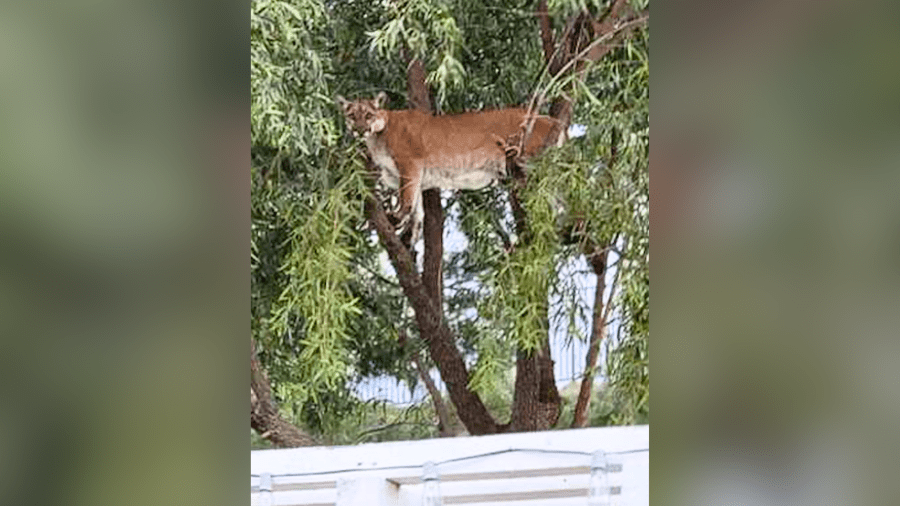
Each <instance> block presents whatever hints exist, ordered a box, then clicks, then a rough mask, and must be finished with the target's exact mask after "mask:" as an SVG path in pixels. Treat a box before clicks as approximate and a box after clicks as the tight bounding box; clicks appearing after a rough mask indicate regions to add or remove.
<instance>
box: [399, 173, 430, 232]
mask: <svg viewBox="0 0 900 506" xmlns="http://www.w3.org/2000/svg"><path fill="white" fill-rule="evenodd" d="M394 163H396V165H397V169H398V172H400V202H399V204H400V205H399V208H400V209H399V216H400V217H401V220H400V224H399V225H398V226H397V228H398V229H399V230H401V235H405V234H406V233H407V232H409V233H411V240H410V244H409V245H410V246H411V245H413V244H415V243H416V242H417V241H418V239H419V236H420V235H421V231H422V222H423V219H424V217H425V210H424V208H423V207H422V172H423V170H424V166H425V163H424V160H395V161H394Z"/></svg>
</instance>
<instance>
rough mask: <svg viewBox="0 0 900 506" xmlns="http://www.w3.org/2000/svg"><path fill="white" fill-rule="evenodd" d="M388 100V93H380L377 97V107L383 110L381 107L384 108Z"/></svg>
mask: <svg viewBox="0 0 900 506" xmlns="http://www.w3.org/2000/svg"><path fill="white" fill-rule="evenodd" d="M387 98H388V96H387V93H385V92H383V91H382V92H379V93H378V95H375V107H377V108H378V109H381V106H383V105H384V104H385V102H387Z"/></svg>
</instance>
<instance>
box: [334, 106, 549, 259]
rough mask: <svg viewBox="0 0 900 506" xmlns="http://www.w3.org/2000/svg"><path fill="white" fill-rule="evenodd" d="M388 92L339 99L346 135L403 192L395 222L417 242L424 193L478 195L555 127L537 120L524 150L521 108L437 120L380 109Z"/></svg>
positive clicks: (532, 151)
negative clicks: (358, 139)
mask: <svg viewBox="0 0 900 506" xmlns="http://www.w3.org/2000/svg"><path fill="white" fill-rule="evenodd" d="M386 98H387V95H385V94H384V93H383V92H382V93H379V94H378V96H377V97H375V99H374V100H365V99H364V100H357V101H356V102H349V101H347V100H346V99H344V98H343V97H338V103H339V104H340V105H341V107H342V108H343V110H344V115H345V116H346V118H347V125H348V127H349V128H350V129H351V130H352V131H353V132H354V135H357V136H359V135H361V136H362V137H363V138H364V139H365V141H366V146H367V147H368V150H369V155H370V156H371V158H372V161H373V162H374V164H375V165H376V166H377V167H378V168H379V169H381V179H382V181H383V182H384V183H385V184H386V185H387V186H389V187H391V188H398V189H399V190H400V199H399V206H398V209H397V210H396V212H395V215H396V216H398V217H400V218H401V221H400V227H399V228H401V229H402V230H403V232H404V233H405V232H406V231H411V233H412V236H411V237H412V239H411V241H410V245H413V244H415V243H416V242H417V240H418V237H419V234H420V232H421V231H420V227H421V225H422V218H423V217H424V215H425V212H424V210H423V208H422V190H426V189H429V188H445V189H462V190H477V189H480V188H484V187H485V186H488V185H489V184H491V183H493V182H494V181H495V180H497V179H499V178H501V177H504V176H505V175H506V159H507V156H510V157H519V155H522V156H521V158H527V157H530V156H533V155H535V154H537V153H538V152H539V151H540V150H541V148H542V147H543V146H545V145H546V144H551V143H553V144H555V142H548V143H545V141H547V140H548V139H547V137H548V135H549V134H550V130H551V127H552V126H553V125H554V122H555V121H556V120H554V119H552V118H549V117H546V116H536V117H535V120H534V126H533V127H532V134H531V136H530V137H529V139H528V143H527V145H526V146H525V147H524V153H520V152H519V151H520V150H521V148H520V145H521V136H522V134H523V133H524V129H525V128H526V120H527V111H526V110H525V109H521V108H508V109H497V110H489V111H481V112H467V113H462V114H452V115H440V116H433V115H431V114H428V113H426V112H422V111H419V110H413V109H408V110H398V111H390V110H387V109H382V108H381V107H382V105H383V103H384V101H385V99H386Z"/></svg>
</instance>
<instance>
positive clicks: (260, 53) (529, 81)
mask: <svg viewBox="0 0 900 506" xmlns="http://www.w3.org/2000/svg"><path fill="white" fill-rule="evenodd" d="M568 8H569V7H566V6H565V5H563V3H559V5H556V4H554V5H553V6H551V10H553V12H555V13H564V12H568V11H567V10H566V9H568ZM597 8H599V6H597V5H593V4H591V9H594V10H596V9H597ZM560 19H561V18H560ZM557 21H559V19H557ZM560 26H561V25H560ZM648 48H649V36H648V35H647V34H646V33H641V34H640V35H639V36H638V37H635V38H634V40H633V41H629V42H626V43H625V44H624V45H623V46H622V47H620V48H617V49H615V50H614V51H613V52H612V53H611V54H610V55H608V56H607V57H606V58H604V59H603V60H602V61H600V62H599V63H597V64H595V65H593V66H590V67H588V68H587V69H586V70H585V73H584V74H583V82H581V83H580V84H578V85H577V86H572V83H573V82H576V81H571V80H566V81H564V82H550V81H549V80H548V76H546V75H545V71H544V65H543V53H542V49H541V45H540V38H539V30H538V26H537V23H536V20H535V17H534V13H533V7H532V6H529V5H525V6H523V5H521V4H520V3H518V2H500V3H491V4H490V5H486V4H485V3H483V2H475V1H472V0H447V1H437V0H404V1H397V2H379V3H371V2H362V1H355V0H352V1H347V2H329V1H315V0H254V1H253V2H252V3H251V89H252V92H251V95H252V97H251V116H252V121H251V131H252V153H251V155H252V171H251V180H252V182H251V184H252V203H251V205H252V235H251V296H252V303H251V322H252V323H251V331H252V333H253V336H254V337H255V338H256V339H257V342H258V343H259V357H260V360H261V361H262V363H263V364H264V366H265V367H266V369H267V371H268V373H269V376H270V380H271V382H272V385H273V390H274V392H275V395H276V399H277V402H278V403H279V406H280V407H281V409H282V413H283V414H284V415H285V416H286V417H288V419H290V420H293V421H294V422H295V423H297V424H298V425H300V426H302V427H304V428H305V429H306V430H309V431H310V432H311V433H313V434H315V435H316V436H317V437H318V438H320V439H321V440H323V441H326V442H329V443H330V444H349V443H354V442H359V441H374V440H385V439H392V438H420V437H433V436H435V435H436V434H437V429H436V417H435V416H434V413H433V407H432V406H431V403H430V402H425V403H423V404H422V405H420V406H414V407H410V408H407V409H400V408H397V407H393V406H389V405H386V404H384V403H381V402H375V401H369V402H365V401H363V400H360V399H358V398H357V397H356V396H355V395H354V394H353V393H352V392H353V390H352V386H353V385H354V384H356V382H357V381H358V380H361V379H363V378H371V377H379V376H389V377H393V378H396V379H397V380H401V381H403V382H405V383H406V385H408V386H409V387H410V388H414V387H416V386H417V385H418V383H419V381H420V380H419V378H418V374H417V373H416V371H415V369H414V368H413V367H412V364H411V359H410V353H419V352H420V351H421V350H422V349H423V347H424V346H423V343H422V342H421V341H420V339H419V337H418V333H417V330H416V328H415V325H414V324H413V322H412V313H411V310H410V308H409V307H408V304H407V302H406V299H405V297H404V296H403V294H402V291H401V290H400V287H399V285H398V283H397V280H396V278H395V275H394V273H393V270H392V269H391V267H390V265H389V264H388V262H387V259H386V255H385V253H384V252H383V251H382V248H381V246H380V244H379V243H378V240H377V237H376V236H375V234H374V232H373V231H372V230H370V229H369V228H368V226H367V225H366V223H365V220H364V217H363V207H362V199H363V196H364V195H365V192H366V191H367V189H366V176H365V174H364V170H363V167H362V163H361V160H360V157H359V156H358V155H357V153H358V149H360V147H361V146H360V145H359V144H358V143H357V142H356V141H353V140H351V138H350V136H349V135H346V134H344V133H343V132H344V120H343V118H342V116H341V113H340V111H339V110H338V108H337V107H336V106H335V105H334V97H336V96H337V95H343V96H345V97H348V98H350V99H354V98H360V97H372V96H374V95H375V94H376V93H377V92H379V91H386V92H387V93H388V95H389V97H391V99H392V100H391V101H390V103H389V104H388V105H389V107H391V108H402V107H404V106H405V94H406V75H405V71H406V64H405V61H404V57H403V54H402V53H403V52H404V51H406V54H407V55H408V56H417V57H420V58H422V60H423V62H424V64H425V69H426V73H427V80H428V83H429V85H430V86H431V88H432V90H433V91H434V93H435V98H436V101H435V105H436V107H437V108H438V109H439V110H442V111H445V112H453V111H461V110H472V109H481V108H484V107H499V106H505V105H513V104H524V103H527V101H528V100H529V99H530V98H531V95H532V93H534V92H535V90H536V89H537V88H538V87H540V89H541V90H542V91H546V92H547V93H548V98H552V97H553V96H554V95H553V94H554V93H558V92H559V91H560V90H562V89H566V90H567V92H568V93H569V94H570V96H572V98H573V99H574V100H575V103H576V107H575V116H574V119H573V122H574V123H579V124H582V125H587V133H586V135H584V136H583V137H579V138H577V139H573V140H571V141H570V142H568V143H566V145H565V146H564V147H562V148H559V149H551V150H549V151H548V152H547V153H546V154H545V155H544V156H542V157H541V158H540V159H535V160H534V161H533V163H532V164H531V165H532V167H531V168H529V171H530V175H529V185H528V187H527V188H526V189H525V191H524V192H523V193H522V203H523V206H524V207H525V209H526V211H527V213H528V220H529V224H528V227H529V234H530V237H529V239H528V240H527V241H523V238H521V237H517V235H516V232H515V226H514V225H513V220H512V216H511V212H510V203H509V193H508V188H507V187H504V186H502V185H501V186H497V187H492V188H488V189H485V190H483V191H478V192H453V193H448V192H445V193H444V195H443V200H444V208H445V215H446V225H445V230H447V231H448V233H453V234H455V235H454V237H455V238H457V237H458V238H459V240H460V241H463V242H464V243H465V244H464V245H463V246H459V247H457V246H456V245H452V244H449V243H448V244H445V247H446V248H447V249H446V251H445V267H444V272H445V277H444V285H445V311H446V316H447V321H448V323H449V324H450V326H451V328H452V329H453V331H454V332H455V334H456V335H457V337H458V342H457V344H458V346H459V347H460V349H461V350H462V351H463V353H464V355H465V356H466V357H467V360H468V361H469V363H470V364H472V368H471V377H470V387H471V388H473V389H474V390H476V391H477V392H479V394H480V395H481V396H482V397H483V399H484V401H485V403H486V405H487V406H488V408H489V410H490V411H491V412H492V413H493V414H494V416H495V417H497V420H498V421H500V422H501V423H503V422H505V421H506V420H507V419H508V417H509V410H510V404H511V400H512V392H513V388H512V385H513V384H514V382H513V378H514V376H511V372H510V371H512V370H514V368H513V365H514V357H515V354H516V350H517V349H526V350H527V349H534V348H535V347H536V346H538V345H539V344H540V342H541V340H542V339H543V337H545V336H546V335H547V333H548V332H549V329H550V328H551V327H553V326H554V325H556V324H557V323H558V322H559V321H565V322H566V323H567V324H566V325H564V328H566V329H568V332H569V337H568V338H569V339H585V338H586V335H585V332H584V330H583V329H585V328H589V322H590V320H589V317H590V313H591V311H590V307H591V305H592V304H593V301H592V300H585V297H584V296H582V295H581V294H579V293H578V292H577V290H578V284H577V283H573V282H572V280H571V279H570V275H568V274H565V273H563V270H564V267H565V266H566V265H570V264H571V262H572V261H573V260H576V259H579V258H583V254H584V253H583V248H582V247H581V246H582V244H584V243H587V242H591V243H593V244H600V245H609V244H613V245H615V247H616V248H617V251H618V252H619V253H620V254H621V259H620V260H619V261H618V264H617V266H618V268H619V270H620V274H619V278H620V281H619V284H618V289H617V291H616V295H615V296H614V299H613V301H614V304H615V306H616V309H615V311H614V312H612V313H611V314H612V315H614V316H615V318H616V319H617V320H618V324H617V326H616V328H617V329H618V332H617V335H615V336H611V337H612V338H614V339H610V343H609V345H610V353H608V355H607V358H608V361H609V363H608V364H606V366H605V371H604V372H606V373H607V374H606V375H607V376H608V378H607V381H608V386H607V387H606V388H605V389H604V395H605V396H606V397H604V399H606V398H607V397H608V398H609V400H608V401H602V402H597V403H594V406H593V407H592V413H593V412H594V411H595V410H596V409H600V410H601V411H602V410H603V409H607V408H608V407H609V406H615V409H613V410H612V411H610V412H609V413H606V414H599V415H596V416H594V415H592V416H594V421H596V422H597V423H600V422H602V423H635V422H640V421H646V420H647V419H648V418H647V417H648V416H649V395H648V392H649V370H648V367H649V358H648V355H647V349H648V346H647V341H648V338H649V325H648V322H649V267H648V262H649V257H648V255H649V212H648V211H649V209H648V202H649V200H648V197H649V194H648V175H647V163H648V153H649V148H648V146H649V63H648V62H649V49H648ZM614 131H615V134H613V132H614ZM614 136H616V137H615V138H616V139H618V143H617V148H616V149H617V155H616V156H615V157H613V156H612V154H611V151H610V145H611V142H612V141H613V138H614ZM613 158H614V159H613ZM575 222H578V223H579V224H580V225H578V227H576V228H577V230H578V233H577V234H576V236H575V242H574V243H573V242H572V241H571V240H568V241H564V240H563V239H564V235H565V234H563V232H564V231H565V230H566V229H571V228H572V227H573V223H575ZM450 231H455V232H450ZM510 246H514V247H510ZM554 301H559V302H558V303H557V302H554ZM548 315H549V318H550V320H548ZM554 328H555V327H554ZM401 333H403V334H405V335H406V336H407V343H408V345H407V346H401V345H400V344H399V342H398V336H399V335H400V334H401ZM420 357H421V358H422V359H423V364H424V365H425V366H426V367H433V364H431V363H430V360H429V358H428V356H427V353H420ZM446 401H447V403H448V407H449V408H450V409H451V410H452V409H453V406H452V403H450V402H449V399H446ZM572 405H574V400H573V401H572ZM610 409H611V408H610ZM604 417H605V418H604ZM561 426H562V425H560V427H561Z"/></svg>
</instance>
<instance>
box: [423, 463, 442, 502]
mask: <svg viewBox="0 0 900 506" xmlns="http://www.w3.org/2000/svg"><path fill="white" fill-rule="evenodd" d="M422 483H423V485H422V506H442V505H443V504H444V503H443V501H442V500H441V481H440V479H439V476H438V471H437V466H436V465H435V464H434V462H426V463H425V466H424V467H423V468H422Z"/></svg>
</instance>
